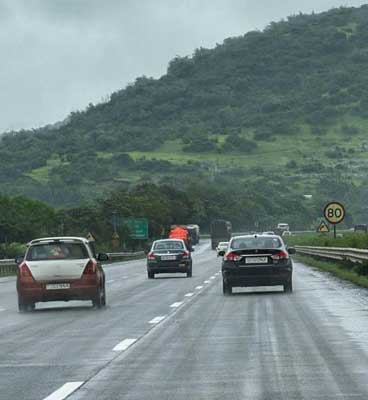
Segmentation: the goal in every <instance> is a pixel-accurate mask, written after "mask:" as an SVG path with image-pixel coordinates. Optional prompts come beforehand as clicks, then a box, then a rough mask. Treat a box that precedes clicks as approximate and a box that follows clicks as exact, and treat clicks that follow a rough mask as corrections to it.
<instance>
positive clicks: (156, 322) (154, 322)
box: [149, 315, 166, 324]
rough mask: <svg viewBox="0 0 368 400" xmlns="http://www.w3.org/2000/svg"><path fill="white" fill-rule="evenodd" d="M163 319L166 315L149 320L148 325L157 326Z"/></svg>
mask: <svg viewBox="0 0 368 400" xmlns="http://www.w3.org/2000/svg"><path fill="white" fill-rule="evenodd" d="M165 318H166V315H160V316H158V317H155V318H153V319H151V321H149V323H150V324H158V323H159V322H161V321H162V320H163V319H165Z"/></svg>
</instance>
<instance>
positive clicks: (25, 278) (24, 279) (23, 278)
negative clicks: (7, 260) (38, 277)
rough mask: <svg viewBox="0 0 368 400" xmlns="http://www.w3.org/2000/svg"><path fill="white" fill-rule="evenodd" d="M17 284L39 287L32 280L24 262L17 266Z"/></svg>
mask: <svg viewBox="0 0 368 400" xmlns="http://www.w3.org/2000/svg"><path fill="white" fill-rule="evenodd" d="M19 282H20V284H21V285H22V286H27V287H32V286H35V287H36V286H37V287H38V286H39V284H38V283H37V282H36V281H35V279H34V278H33V275H32V272H31V270H30V269H29V267H28V265H27V264H26V263H25V262H22V263H21V264H20V265H19Z"/></svg>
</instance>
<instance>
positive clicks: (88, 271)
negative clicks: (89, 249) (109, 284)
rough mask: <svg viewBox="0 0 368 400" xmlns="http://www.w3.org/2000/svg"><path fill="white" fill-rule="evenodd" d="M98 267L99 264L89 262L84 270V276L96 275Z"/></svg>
mask: <svg viewBox="0 0 368 400" xmlns="http://www.w3.org/2000/svg"><path fill="white" fill-rule="evenodd" d="M96 266H97V264H96V263H95V262H94V261H93V260H89V261H88V264H87V265H86V266H85V268H84V271H83V275H94V274H95V273H96V269H97V268H96Z"/></svg>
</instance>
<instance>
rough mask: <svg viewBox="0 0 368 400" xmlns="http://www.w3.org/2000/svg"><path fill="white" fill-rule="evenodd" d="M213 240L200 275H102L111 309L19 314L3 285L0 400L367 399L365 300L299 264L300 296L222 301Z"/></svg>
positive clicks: (137, 264) (54, 308) (8, 281)
mask: <svg viewBox="0 0 368 400" xmlns="http://www.w3.org/2000/svg"><path fill="white" fill-rule="evenodd" d="M220 267H221V263H220V259H217V258H216V255H215V253H214V252H212V251H211V250H210V249H209V243H208V242H205V243H203V244H201V245H199V246H197V249H196V252H195V253H194V264H193V278H186V277H185V275H180V274H175V275H159V276H158V278H157V279H154V280H148V279H147V275H146V270H145V261H143V260H139V261H130V262H126V263H117V264H113V265H110V266H107V267H106V268H105V271H106V277H107V295H108V307H107V308H106V309H105V310H96V309H93V308H92V307H91V305H90V304H89V303H88V302H86V303H83V302H70V303H44V304H38V305H37V309H36V310H35V311H34V312H31V313H27V314H19V313H18V311H17V304H16V291H15V279H14V278H2V279H0V321H1V323H0V350H1V351H0V399H6V400H8V399H9V400H10V399H16V400H21V399H25V400H33V399H35V400H43V399H48V400H60V399H64V398H68V399H74V400H76V399H78V400H80V399H96V400H97V399H98V400H102V399H109V400H110V399H129V400H156V399H157V400H159V399H160V400H162V399H170V400H172V399H175V400H184V399H185V400H193V399H195V400H202V399H203V400H204V399H206V400H208V399H210V400H215V399H218V400H220V399H221V400H223V399H239V400H240V399H242V400H243V399H252V400H253V399H262V400H268V399H270V400H271V399H272V400H277V399H308V400H311V399H329V400H330V399H331V400H332V399H362V400H363V399H364V400H366V399H368V379H367V378H368V291H366V290H364V289H360V288H356V287H355V286H353V285H350V284H347V283H344V282H341V281H339V280H337V279H335V278H333V277H331V276H330V275H328V274H324V273H322V272H318V271H316V270H314V269H311V268H309V267H307V266H304V265H302V264H300V263H296V264H295V266H294V292H293V293H291V294H284V293H283V292H282V289H281V287H280V288H278V287H276V288H258V289H255V290H250V289H235V290H234V292H235V293H234V295H233V296H229V297H224V296H223V295H222V284H221V275H220V273H219V271H220Z"/></svg>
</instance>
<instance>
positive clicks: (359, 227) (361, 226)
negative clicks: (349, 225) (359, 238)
mask: <svg viewBox="0 0 368 400" xmlns="http://www.w3.org/2000/svg"><path fill="white" fill-rule="evenodd" d="M354 232H364V233H367V232H368V226H367V225H366V224H359V225H355V226H354Z"/></svg>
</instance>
